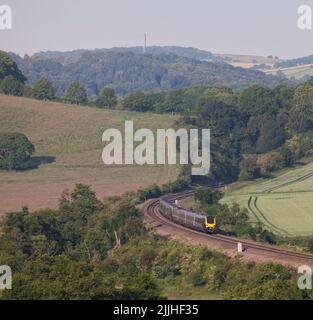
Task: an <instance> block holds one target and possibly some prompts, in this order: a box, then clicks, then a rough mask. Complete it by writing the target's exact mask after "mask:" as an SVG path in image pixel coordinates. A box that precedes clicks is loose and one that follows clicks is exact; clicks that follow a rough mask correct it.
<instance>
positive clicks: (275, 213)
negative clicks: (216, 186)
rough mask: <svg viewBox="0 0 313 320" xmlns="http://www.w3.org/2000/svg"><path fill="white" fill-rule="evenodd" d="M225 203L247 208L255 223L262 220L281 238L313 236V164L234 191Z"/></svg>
mask: <svg viewBox="0 0 313 320" xmlns="http://www.w3.org/2000/svg"><path fill="white" fill-rule="evenodd" d="M222 202H224V203H232V202H236V203H239V204H240V205H242V206H244V207H246V208H247V209H248V210H249V212H250V215H251V219H252V221H255V222H257V221H260V222H261V223H262V224H264V225H265V226H266V227H267V228H268V229H270V230H271V231H273V232H274V233H276V234H279V235H281V236H307V235H312V234H313V163H309V164H307V165H305V166H302V167H299V168H296V169H292V170H290V171H288V172H286V173H284V174H282V175H280V176H278V177H277V178H275V179H267V180H259V181H257V182H253V183H251V184H248V185H246V186H243V187H241V188H233V189H232V190H229V191H228V193H227V194H226V197H225V198H224V199H223V201H222Z"/></svg>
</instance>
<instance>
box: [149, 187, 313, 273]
mask: <svg viewBox="0 0 313 320" xmlns="http://www.w3.org/2000/svg"><path fill="white" fill-rule="evenodd" d="M193 194H194V191H185V192H182V193H178V194H173V195H169V196H167V197H165V199H166V201H169V202H174V201H175V200H182V199H186V198H188V197H190V196H192V195H193ZM144 212H145V215H146V216H147V217H149V219H150V221H151V220H152V221H153V222H154V223H157V227H156V228H162V227H163V228H164V227H165V228H166V229H167V231H168V232H169V234H170V235H172V236H175V235H179V237H180V238H181V240H183V239H184V236H185V237H189V238H191V239H194V240H195V243H198V244H204V245H207V246H208V247H210V243H211V244H212V243H214V245H215V246H214V247H215V249H216V248H217V247H219V248H220V249H221V251H222V252H223V253H226V254H227V255H231V256H235V255H236V254H237V245H238V243H239V242H240V243H242V245H243V247H244V249H245V251H244V252H243V253H241V254H242V255H243V256H246V257H247V259H248V260H254V261H256V262H277V263H282V264H285V265H290V266H293V267H297V266H299V265H301V264H307V265H310V266H313V255H311V254H307V253H302V252H297V251H292V250H289V249H284V248H280V247H277V246H272V245H268V244H262V243H258V242H254V241H250V240H243V239H239V238H235V237H231V236H225V235H222V234H206V233H203V232H200V231H196V230H192V229H189V228H187V227H184V226H182V225H178V224H176V223H174V222H172V221H169V220H168V219H166V218H165V217H164V216H163V215H162V214H161V212H160V211H159V200H158V199H153V200H149V201H148V202H147V203H146V205H145V206H144ZM216 245H218V246H216ZM223 249H225V250H223Z"/></svg>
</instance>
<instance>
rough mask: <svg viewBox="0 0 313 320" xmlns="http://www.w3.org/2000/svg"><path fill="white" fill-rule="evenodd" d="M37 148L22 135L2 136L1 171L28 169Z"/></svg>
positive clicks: (0, 139)
mask: <svg viewBox="0 0 313 320" xmlns="http://www.w3.org/2000/svg"><path fill="white" fill-rule="evenodd" d="M34 152H35V147H34V146H33V144H32V143H31V142H30V141H29V140H28V138H27V137H26V136H25V135H24V134H22V133H2V134H0V169H5V170H14V169H26V168H29V167H30V166H31V163H30V157H31V155H32V154H33V153H34Z"/></svg>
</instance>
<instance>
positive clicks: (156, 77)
mask: <svg viewBox="0 0 313 320" xmlns="http://www.w3.org/2000/svg"><path fill="white" fill-rule="evenodd" d="M178 54H179V55H178ZM11 56H12V58H13V60H15V61H16V63H17V64H18V67H19V68H20V69H21V70H22V72H23V73H24V75H25V76H26V77H27V79H28V83H29V84H31V85H32V84H34V83H35V82H36V81H37V80H38V79H40V78H41V77H47V78H48V79H50V80H51V81H52V82H53V84H54V86H55V89H56V94H57V95H59V96H63V95H64V94H65V92H66V89H67V87H68V86H69V84H70V83H71V81H73V80H77V81H79V82H80V83H81V84H82V85H84V86H85V87H86V89H87V93H88V95H89V96H90V97H93V96H96V95H98V94H99V92H100V91H101V90H102V88H103V87H104V86H111V87H113V88H114V89H115V90H116V92H117V93H118V94H119V95H125V94H128V93H131V92H134V91H144V92H159V91H169V90H173V89H180V88H184V87H190V86H199V85H210V86H211V85H212V86H227V87H230V88H233V89H241V88H244V87H248V86H250V85H253V84H259V85H263V86H277V85H280V84H286V83H288V80H287V79H285V78H284V77H278V76H271V75H265V74H264V73H263V72H260V71H255V70H245V69H243V68H235V67H233V66H231V65H229V64H226V63H223V62H221V61H220V60H218V61H219V62H217V60H216V59H220V58H216V59H215V58H213V57H214V55H212V54H211V53H209V52H206V51H201V50H198V49H193V48H179V47H151V48H149V50H148V53H146V54H143V53H141V48H140V47H137V48H136V47H135V48H114V49H98V50H77V51H71V52H63V53H60V52H46V53H38V54H35V55H33V56H32V57H28V56H26V57H24V58H21V57H19V56H17V55H15V54H12V55H11ZM191 57H193V58H191ZM210 59H211V60H214V62H209V60H210Z"/></svg>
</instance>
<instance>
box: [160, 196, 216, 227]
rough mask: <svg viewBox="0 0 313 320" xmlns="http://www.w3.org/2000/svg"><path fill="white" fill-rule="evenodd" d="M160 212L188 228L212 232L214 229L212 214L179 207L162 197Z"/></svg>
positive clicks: (214, 223)
mask: <svg viewBox="0 0 313 320" xmlns="http://www.w3.org/2000/svg"><path fill="white" fill-rule="evenodd" d="M160 212H161V213H162V214H163V215H164V216H165V217H166V218H167V219H169V220H171V221H173V222H175V223H177V224H180V225H183V226H186V227H188V228H190V229H194V230H198V231H204V232H214V231H215V229H216V218H215V217H214V216H206V215H203V214H199V213H197V212H192V211H189V210H186V209H184V208H180V207H178V206H176V205H174V204H172V203H170V202H168V201H166V199H164V198H163V199H160Z"/></svg>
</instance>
